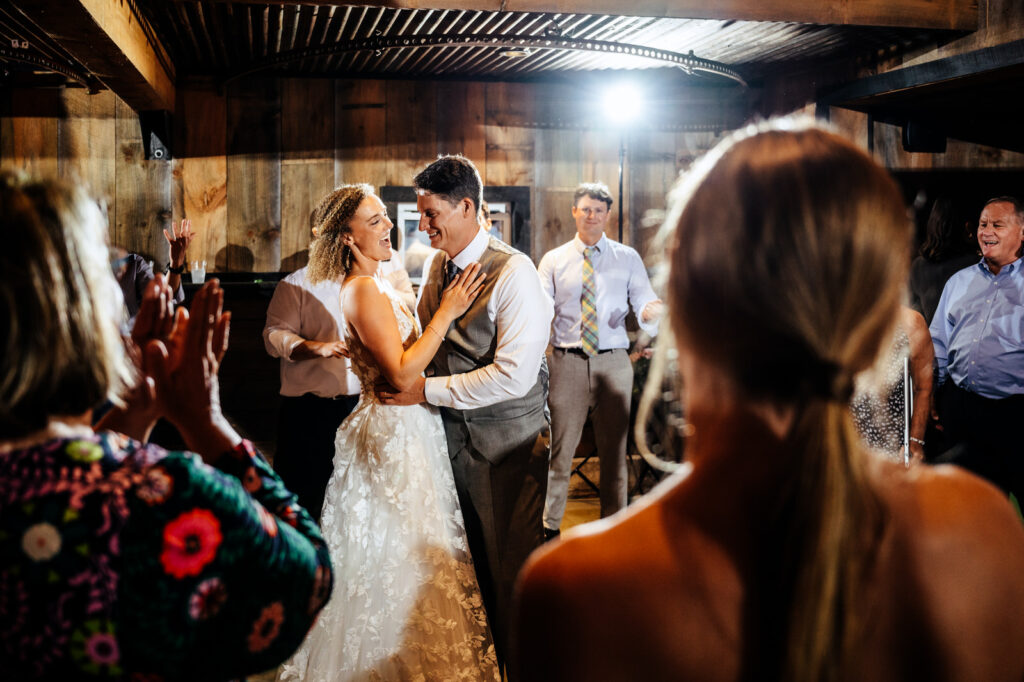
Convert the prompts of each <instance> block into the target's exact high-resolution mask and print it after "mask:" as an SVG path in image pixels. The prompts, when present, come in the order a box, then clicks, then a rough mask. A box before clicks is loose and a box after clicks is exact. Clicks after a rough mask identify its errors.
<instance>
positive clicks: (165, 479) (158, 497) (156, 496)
mask: <svg viewBox="0 0 1024 682" xmlns="http://www.w3.org/2000/svg"><path fill="white" fill-rule="evenodd" d="M172 490H174V479H173V478H171V475H170V474H168V473H167V472H166V471H165V470H164V468H163V467H158V466H155V467H150V468H149V469H147V470H146V473H145V478H144V479H143V481H142V485H140V486H139V489H138V490H137V491H136V493H135V494H136V495H138V497H139V499H140V500H143V501H144V502H145V503H146V504H149V505H154V504H163V503H164V502H165V501H167V498H168V497H170V495H171V491H172Z"/></svg>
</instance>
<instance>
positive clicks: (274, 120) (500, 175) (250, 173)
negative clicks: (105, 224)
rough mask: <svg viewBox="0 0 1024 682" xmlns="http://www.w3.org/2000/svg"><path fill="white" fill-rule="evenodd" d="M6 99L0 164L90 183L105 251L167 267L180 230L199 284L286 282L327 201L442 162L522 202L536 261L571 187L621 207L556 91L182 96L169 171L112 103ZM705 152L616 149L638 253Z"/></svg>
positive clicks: (604, 152) (565, 229) (606, 166)
mask: <svg viewBox="0 0 1024 682" xmlns="http://www.w3.org/2000/svg"><path fill="white" fill-rule="evenodd" d="M5 94H6V95H7V97H6V102H5V105H4V110H3V115H2V116H0V164H2V165H3V166H4V167H16V168H23V169H26V170H29V171H30V172H33V173H41V174H54V173H56V174H59V175H61V176H66V177H79V178H81V179H82V180H84V181H86V182H87V183H89V185H90V187H91V188H92V190H93V191H94V192H95V193H96V194H97V195H99V196H101V197H103V198H104V199H105V201H106V204H107V207H108V212H109V215H110V224H111V231H110V238H111V241H112V242H113V243H116V244H120V245H122V246H124V247H125V248H127V249H129V250H132V251H138V252H140V253H143V254H145V255H147V256H148V257H150V258H152V259H153V260H154V261H155V262H156V263H157V264H158V265H159V266H160V267H163V266H164V265H165V264H166V262H167V258H168V251H167V245H166V241H165V240H164V239H163V236H162V230H163V229H165V228H167V227H169V226H170V224H171V222H172V221H175V222H177V221H180V220H181V219H182V218H189V219H191V220H192V225H193V229H194V230H195V231H196V233H197V237H196V239H195V241H194V242H193V244H192V247H191V248H190V251H189V259H190V260H193V261H194V260H205V261H207V269H208V271H211V272H214V271H241V272H246V271H250V272H265V271H278V270H281V271H290V270H293V269H295V268H297V267H300V266H301V265H303V264H304V263H305V261H306V258H307V247H308V243H309V214H310V212H311V210H312V208H313V207H314V206H315V205H316V202H317V201H318V200H319V199H320V198H321V197H322V196H324V195H325V194H326V193H327V192H328V191H329V190H330V189H331V188H332V187H334V186H336V185H338V184H341V183H344V182H368V183H370V184H372V185H375V186H378V187H379V186H381V185H410V184H411V183H412V178H413V176H414V175H415V174H416V172H417V171H419V170H420V169H421V168H423V167H424V166H425V165H426V164H428V163H429V162H430V161H432V160H433V159H435V158H436V157H437V155H438V154H444V153H456V152H458V153H463V154H465V155H467V156H468V157H469V158H471V159H473V161H474V163H476V164H477V166H478V168H479V169H480V172H481V175H482V177H483V180H484V184H485V186H487V185H494V186H507V185H512V186H527V187H530V188H531V190H532V192H531V196H532V204H531V207H530V212H531V216H532V225H530V231H531V247H532V248H531V251H532V253H531V255H532V256H533V257H534V258H535V259H538V260H539V258H540V256H541V255H543V253H544V252H545V251H547V250H548V249H550V248H552V247H554V246H556V245H558V244H560V243H562V242H564V241H566V240H568V239H570V238H571V237H572V234H573V232H574V227H573V224H572V217H571V215H570V208H571V202H572V192H573V189H574V188H575V187H576V185H577V184H578V183H580V182H584V181H594V180H600V181H603V182H605V183H607V184H608V185H609V187H610V188H611V189H612V194H613V195H615V196H616V199H617V194H618V191H617V173H618V150H619V143H620V134H619V133H618V132H617V131H615V130H610V129H599V128H593V127H590V128H588V127H586V126H585V125H580V124H579V116H578V111H577V110H578V109H579V106H580V105H579V102H578V98H576V97H574V95H573V93H572V92H571V91H567V89H566V88H565V87H564V86H557V85H538V84H522V83H516V84H509V83H473V82H429V81H368V80H330V79H278V80H273V79H263V80H257V79H254V80H247V81H243V82H238V83H234V84H232V85H231V86H230V87H229V88H228V89H227V91H226V93H223V94H218V93H216V92H214V91H212V90H211V91H204V90H188V89H179V91H178V103H177V112H176V115H175V131H174V139H173V144H172V153H173V155H174V160H173V161H171V162H167V161H146V160H144V150H143V146H142V145H143V140H142V137H141V133H140V129H139V126H138V119H137V116H136V115H135V113H134V112H132V111H131V109H130V108H129V107H127V106H126V105H125V104H124V102H122V101H120V100H119V99H118V98H117V97H116V96H114V95H113V94H112V93H110V92H106V91H105V92H100V93H99V94H96V95H89V94H87V93H86V92H85V91H84V90H80V89H67V90H64V91H61V90H47V91H14V92H9V93H5ZM567 121H569V122H572V121H575V122H574V123H568V124H567V123H566V122H567ZM714 139H715V138H714V136H713V135H683V134H677V133H665V132H656V131H649V130H637V129H634V130H632V131H631V132H628V133H626V134H625V135H624V136H623V137H622V143H623V144H624V145H625V148H626V150H627V154H626V166H625V178H624V179H625V194H626V196H627V198H626V201H625V206H624V209H625V221H626V223H627V224H626V226H625V233H624V238H625V241H627V242H629V243H633V244H634V245H638V246H640V247H641V248H642V247H643V242H644V241H646V237H647V235H648V234H649V232H651V230H645V229H643V228H641V227H640V221H641V219H642V218H643V216H644V215H646V214H648V213H649V211H650V210H651V209H655V210H656V209H661V208H663V207H664V198H665V194H666V192H667V191H668V189H669V187H670V186H671V184H672V182H673V181H674V179H675V177H676V175H677V173H678V171H679V169H680V168H683V167H685V166H686V165H688V162H689V160H690V159H692V157H693V156H694V155H696V154H699V153H700V152H701V151H704V149H706V148H707V147H709V146H710V145H711V144H712V143H713V142H714ZM485 196H486V193H485ZM617 209H618V207H617V206H614V207H613V210H612V219H611V221H610V224H609V234H610V235H612V236H615V235H617V233H618V225H617V222H618V210H617Z"/></svg>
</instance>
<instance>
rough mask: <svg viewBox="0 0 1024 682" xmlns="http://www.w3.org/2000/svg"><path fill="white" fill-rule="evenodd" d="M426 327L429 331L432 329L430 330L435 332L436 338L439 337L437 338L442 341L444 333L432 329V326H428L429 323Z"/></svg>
mask: <svg viewBox="0 0 1024 682" xmlns="http://www.w3.org/2000/svg"><path fill="white" fill-rule="evenodd" d="M427 329H429V330H430V331H432V332H434V333H435V334H437V338H439V339H441V340H442V341H444V334H442V333H441V332H439V331H437V330H436V329H434V328H433V327H432V326H430V325H429V324H428V325H427Z"/></svg>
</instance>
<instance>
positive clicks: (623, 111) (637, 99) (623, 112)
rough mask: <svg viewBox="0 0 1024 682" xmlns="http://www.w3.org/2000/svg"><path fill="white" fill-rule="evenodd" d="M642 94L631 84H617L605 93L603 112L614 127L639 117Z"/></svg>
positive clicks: (641, 107)
mask: <svg viewBox="0 0 1024 682" xmlns="http://www.w3.org/2000/svg"><path fill="white" fill-rule="evenodd" d="M643 99H644V98H643V92H641V91H640V89H639V88H637V87H636V86H635V85H633V84H632V83H618V84H616V85H614V86H612V87H611V88H609V89H608V91H607V92H606V93H605V96H604V111H605V115H607V116H608V120H609V121H611V122H612V123H614V124H615V125H625V124H627V123H630V122H632V121H634V120H636V119H637V118H639V117H640V112H641V110H642V109H643V106H644V101H643Z"/></svg>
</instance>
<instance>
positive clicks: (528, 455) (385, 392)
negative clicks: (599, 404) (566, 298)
mask: <svg viewBox="0 0 1024 682" xmlns="http://www.w3.org/2000/svg"><path fill="white" fill-rule="evenodd" d="M414 184H415V186H416V189H417V194H418V199H417V208H418V209H419V212H420V228H419V229H420V230H421V231H424V232H426V233H427V236H428V237H429V238H430V245H431V246H432V247H434V248H435V249H439V251H438V252H437V253H435V254H434V255H433V256H432V257H431V260H430V261H428V262H427V263H425V265H424V270H423V272H424V277H423V284H422V286H421V287H420V301H419V306H418V312H419V319H420V321H421V322H422V323H423V324H427V323H428V322H430V320H431V318H432V317H433V315H434V313H435V312H436V311H437V308H438V304H439V302H440V299H441V292H442V291H443V289H444V287H445V285H446V284H447V283H448V282H449V281H450V280H451V278H452V277H454V276H455V274H456V273H457V272H459V271H461V270H462V269H464V268H466V267H467V266H469V265H470V264H471V263H474V262H479V263H480V264H481V266H482V270H483V272H485V273H486V279H485V280H484V284H483V287H482V288H481V291H480V294H479V296H478V297H477V299H476V300H475V301H474V302H473V304H472V305H471V306H470V308H469V310H467V311H466V313H465V314H464V315H463V316H462V317H460V318H459V319H458V320H456V321H455V322H454V323H453V324H452V325H451V327H450V328H449V329H434V328H433V327H426V328H424V331H423V333H424V334H431V333H437V334H439V335H441V336H442V337H443V339H444V340H443V343H442V344H441V347H440V348H439V349H438V351H437V353H436V354H435V356H434V359H433V361H432V363H431V364H430V366H429V367H428V370H427V373H428V375H429V376H428V378H426V379H421V380H420V381H419V383H418V385H417V386H416V387H415V388H414V389H412V390H411V391H408V392H406V393H397V392H396V391H394V390H392V389H390V387H387V388H382V389H380V390H378V395H379V396H380V398H381V399H382V401H383V402H385V403H386V404H411V403H413V402H423V401H426V402H428V403H430V404H432V405H437V406H438V407H439V408H440V411H441V417H442V420H443V421H444V427H445V435H446V437H447V440H448V451H449V455H450V457H451V459H452V471H453V473H454V478H455V486H456V490H457V492H458V495H459V504H460V506H461V508H462V515H463V518H464V519H465V522H466V535H467V537H468V540H469V548H470V552H471V553H472V556H473V563H474V567H475V569H476V573H477V580H478V582H479V583H480V591H481V595H482V596H483V599H484V605H485V606H486V608H487V615H488V620H489V621H490V623H491V629H492V631H493V633H494V640H495V647H496V649H497V652H498V658H499V662H501V661H504V660H506V657H507V655H508V630H509V616H510V611H509V610H510V606H511V597H512V588H513V586H514V584H515V579H516V576H517V574H518V573H519V569H520V568H521V567H522V565H523V563H524V562H525V561H526V558H527V556H529V554H530V552H532V551H533V550H534V549H535V548H536V547H538V546H539V545H540V544H541V543H542V542H543V532H542V526H541V514H542V512H543V508H544V489H545V486H546V484H547V462H548V449H547V445H546V441H545V439H544V432H545V431H546V430H547V426H548V425H547V419H546V418H545V416H544V403H545V399H546V395H545V393H546V391H545V387H544V382H543V381H542V379H541V367H542V364H543V362H544V350H545V348H546V347H547V343H548V336H549V330H550V325H551V315H552V310H551V302H550V300H549V299H548V297H547V296H546V295H545V294H544V291H543V289H542V288H541V284H540V280H539V279H538V278H537V270H536V268H534V266H533V262H532V261H531V260H530V258H529V257H528V256H526V255H525V254H523V253H520V252H519V251H516V250H515V249H513V248H512V247H510V246H508V245H507V244H505V243H503V242H501V241H499V240H497V239H494V238H493V237H491V236H489V235H488V233H487V232H486V230H484V229H482V228H481V227H480V223H479V208H478V207H479V206H480V203H481V201H482V199H483V192H482V185H481V181H480V175H479V173H478V172H477V170H476V167H475V166H474V165H473V163H472V162H471V161H469V159H466V158H465V157H463V156H444V157H441V158H440V159H438V160H437V161H435V162H434V163H432V164H430V165H429V166H427V168H425V169H424V170H423V171H421V172H420V173H419V174H418V175H417V176H416V178H415V179H414Z"/></svg>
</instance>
